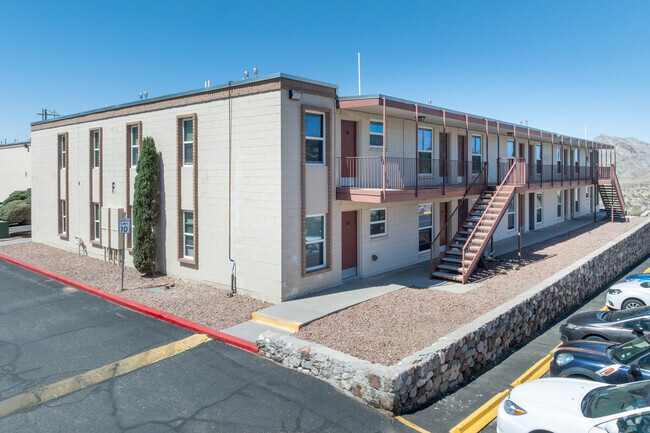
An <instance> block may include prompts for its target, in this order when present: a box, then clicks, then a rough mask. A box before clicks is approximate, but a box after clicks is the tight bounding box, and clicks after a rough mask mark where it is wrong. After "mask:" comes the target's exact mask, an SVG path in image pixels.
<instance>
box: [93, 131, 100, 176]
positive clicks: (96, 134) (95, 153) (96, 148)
mask: <svg viewBox="0 0 650 433" xmlns="http://www.w3.org/2000/svg"><path fill="white" fill-rule="evenodd" d="M93 167H95V168H97V167H99V131H93Z"/></svg>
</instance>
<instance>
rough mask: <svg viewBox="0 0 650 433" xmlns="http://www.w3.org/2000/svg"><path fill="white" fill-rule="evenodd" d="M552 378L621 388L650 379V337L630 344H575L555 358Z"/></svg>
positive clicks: (554, 356) (565, 346)
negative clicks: (570, 378)
mask: <svg viewBox="0 0 650 433" xmlns="http://www.w3.org/2000/svg"><path fill="white" fill-rule="evenodd" d="M549 373H550V376H551V377H572V378H579V379H591V380H597V381H599V382H605V383H611V384H619V383H625V382H634V381H638V380H645V379H650V335H644V336H643V337H639V338H636V339H634V340H631V341H628V342H627V343H621V344H616V343H612V342H600V341H587V340H580V341H572V342H569V343H566V344H563V345H562V346H560V347H559V348H558V349H557V350H556V351H555V354H554V355H553V359H552V360H551V364H550V368H549Z"/></svg>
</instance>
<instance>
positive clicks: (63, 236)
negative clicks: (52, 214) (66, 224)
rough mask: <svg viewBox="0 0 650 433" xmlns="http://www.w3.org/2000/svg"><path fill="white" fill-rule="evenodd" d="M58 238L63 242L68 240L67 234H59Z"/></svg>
mask: <svg viewBox="0 0 650 433" xmlns="http://www.w3.org/2000/svg"><path fill="white" fill-rule="evenodd" d="M59 238H61V239H62V240H64V241H67V240H69V239H70V237H69V236H68V234H67V233H59Z"/></svg>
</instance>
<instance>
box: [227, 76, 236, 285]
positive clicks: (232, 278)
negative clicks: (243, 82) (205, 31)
mask: <svg viewBox="0 0 650 433" xmlns="http://www.w3.org/2000/svg"><path fill="white" fill-rule="evenodd" d="M231 83H232V82H231V81H228V260H230V263H232V268H231V271H230V292H228V296H230V297H232V296H233V295H234V294H235V293H237V262H236V261H235V259H233V258H232V90H231V85H232V84H231Z"/></svg>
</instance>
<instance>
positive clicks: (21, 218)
mask: <svg viewBox="0 0 650 433" xmlns="http://www.w3.org/2000/svg"><path fill="white" fill-rule="evenodd" d="M31 218H32V206H31V205H30V204H29V203H26V202H25V201H20V200H14V201H11V202H9V204H4V203H3V204H2V207H1V208H0V220H2V221H9V222H10V223H22V222H25V221H29V220H30V219H31Z"/></svg>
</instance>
